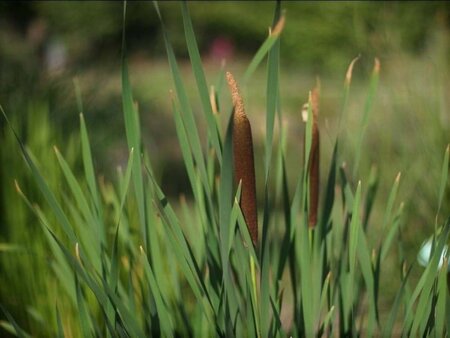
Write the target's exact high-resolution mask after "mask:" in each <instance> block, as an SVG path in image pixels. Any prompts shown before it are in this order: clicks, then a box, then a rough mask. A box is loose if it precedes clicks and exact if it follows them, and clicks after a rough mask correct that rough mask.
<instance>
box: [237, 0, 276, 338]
mask: <svg viewBox="0 0 450 338" xmlns="http://www.w3.org/2000/svg"><path fill="white" fill-rule="evenodd" d="M283 20H284V18H283ZM279 21H280V2H277V4H276V6H275V12H274V18H273V23H272V30H275V25H276V24H277V23H278V22H279ZM279 54H280V42H279V40H278V39H277V40H276V41H275V42H274V44H273V46H272V47H271V48H270V49H269V51H268V60H267V87H266V95H267V102H266V139H265V165H264V182H265V189H264V195H265V198H264V217H263V236H262V244H261V294H260V316H261V319H260V320H261V326H260V327H261V335H262V336H263V337H267V336H268V335H269V332H270V325H271V320H270V316H269V315H270V274H269V271H270V268H269V264H270V246H269V242H268V235H267V234H268V231H269V229H268V226H269V218H270V201H269V191H268V189H269V170H270V162H271V158H272V147H273V130H274V122H275V112H276V108H277V100H278V99H279V98H278V91H279V84H278V73H279ZM249 68H250V67H249ZM244 78H245V75H244Z"/></svg>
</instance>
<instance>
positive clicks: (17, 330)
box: [0, 304, 31, 338]
mask: <svg viewBox="0 0 450 338" xmlns="http://www.w3.org/2000/svg"><path fill="white" fill-rule="evenodd" d="M0 310H1V311H2V312H3V314H4V315H5V317H6V319H7V320H8V323H9V324H10V325H11V326H12V329H13V330H14V333H15V334H16V335H17V337H19V338H30V337H31V336H30V335H29V334H28V333H26V332H25V331H24V330H23V329H22V328H21V327H20V326H19V325H18V324H17V322H16V321H15V320H14V318H13V316H11V314H10V313H9V312H8V311H6V309H5V308H4V307H3V305H1V304H0Z"/></svg>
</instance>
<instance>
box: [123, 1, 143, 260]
mask: <svg viewBox="0 0 450 338" xmlns="http://www.w3.org/2000/svg"><path fill="white" fill-rule="evenodd" d="M125 21H126V3H125V4H124V8H123V32H122V34H123V35H122V109H123V113H124V120H125V131H126V134H127V142H128V147H129V149H131V148H133V149H134V151H135V152H136V153H137V156H134V162H133V183H134V191H135V195H136V202H137V206H138V213H139V222H140V228H141V233H142V238H143V240H144V249H145V250H147V246H148V224H147V219H146V214H145V195H144V182H143V178H142V163H141V156H140V155H141V135H140V126H139V116H138V113H137V111H136V109H135V106H134V103H133V94H132V91H131V85H130V79H129V74H128V61H127V56H126V45H125ZM146 252H147V251H146Z"/></svg>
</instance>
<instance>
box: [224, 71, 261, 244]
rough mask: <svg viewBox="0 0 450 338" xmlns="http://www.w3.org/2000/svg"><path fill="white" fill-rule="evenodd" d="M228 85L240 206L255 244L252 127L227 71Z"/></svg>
mask: <svg viewBox="0 0 450 338" xmlns="http://www.w3.org/2000/svg"><path fill="white" fill-rule="evenodd" d="M227 81H228V86H229V88H230V91H231V98H232V100H233V107H234V112H233V158H234V176H235V180H236V182H242V183H241V184H242V193H241V202H240V206H241V209H242V213H243V215H244V219H245V222H246V223H247V226H248V230H249V232H250V236H251V238H252V241H253V244H254V245H256V243H257V241H258V215H257V210H256V183H255V165H254V160H253V141H252V128H251V125H250V122H249V120H248V118H247V115H246V114H245V110H244V102H243V100H242V97H241V95H240V93H239V89H238V87H237V84H236V81H235V79H234V77H233V75H232V74H231V73H230V72H227Z"/></svg>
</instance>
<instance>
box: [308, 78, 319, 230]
mask: <svg viewBox="0 0 450 338" xmlns="http://www.w3.org/2000/svg"><path fill="white" fill-rule="evenodd" d="M311 110H312V140H311V152H310V154H309V217H308V218H309V219H308V226H309V227H310V228H313V227H315V226H316V224H317V211H318V207H319V183H320V181H319V179H320V166H319V162H320V135H319V126H318V123H317V116H318V114H319V87H318V86H317V87H316V88H314V90H313V91H312V93H311Z"/></svg>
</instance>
